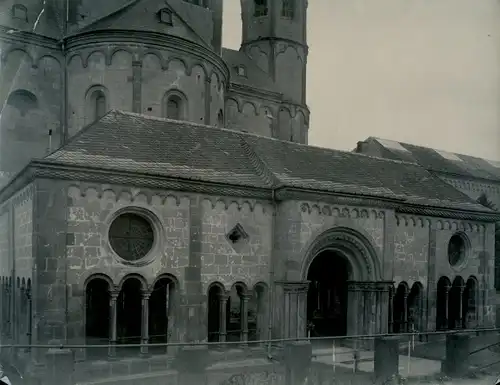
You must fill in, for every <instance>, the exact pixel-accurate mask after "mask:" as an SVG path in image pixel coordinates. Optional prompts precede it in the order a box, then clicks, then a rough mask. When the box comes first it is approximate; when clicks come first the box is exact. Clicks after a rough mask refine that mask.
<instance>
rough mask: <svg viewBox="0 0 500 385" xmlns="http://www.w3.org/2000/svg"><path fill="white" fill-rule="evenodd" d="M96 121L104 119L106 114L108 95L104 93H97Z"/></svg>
mask: <svg viewBox="0 0 500 385" xmlns="http://www.w3.org/2000/svg"><path fill="white" fill-rule="evenodd" d="M95 92H96V94H97V95H96V97H95V116H94V118H95V120H97V119H99V118H102V117H103V116H104V115H105V114H106V95H104V92H102V91H95Z"/></svg>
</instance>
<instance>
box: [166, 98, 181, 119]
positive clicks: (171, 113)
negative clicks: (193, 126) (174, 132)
mask: <svg viewBox="0 0 500 385" xmlns="http://www.w3.org/2000/svg"><path fill="white" fill-rule="evenodd" d="M180 109H181V100H180V98H179V97H178V96H171V97H169V98H168V101H167V118H169V119H175V120H179V119H180V117H181V111H180Z"/></svg>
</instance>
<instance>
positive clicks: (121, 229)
mask: <svg viewBox="0 0 500 385" xmlns="http://www.w3.org/2000/svg"><path fill="white" fill-rule="evenodd" d="M241 4H242V19H243V41H242V45H241V49H240V50H239V51H233V50H228V49H224V48H222V47H221V36H222V0H191V1H187V0H162V1H160V0H135V1H125V0H106V1H101V2H99V3H96V2H95V1H93V0H92V1H91V0H79V1H76V0H70V1H69V2H67V6H68V8H66V2H65V1H60V2H58V0H52V1H50V0H48V1H40V0H29V1H22V2H21V1H19V0H8V1H4V2H3V3H2V5H1V6H0V7H1V8H2V12H1V13H0V15H1V16H0V18H1V20H0V24H1V27H0V37H1V59H2V61H1V65H2V89H1V98H2V106H3V109H2V113H1V120H0V170H1V171H2V176H3V178H4V181H3V187H2V189H1V190H0V228H1V229H2V230H1V231H0V255H1V258H0V261H1V262H0V275H1V282H2V283H1V285H2V290H1V306H0V319H1V322H0V324H1V335H2V340H3V341H13V342H16V343H21V344H44V343H48V342H50V341H53V340H57V341H60V342H61V341H63V342H68V343H78V344H83V343H89V344H95V343H102V344H108V343H111V345H112V347H111V348H110V349H109V354H110V355H114V354H116V351H115V349H114V348H113V346H114V345H115V344H120V343H141V344H146V343H148V342H165V341H170V342H178V341H188V342H195V341H207V340H208V341H221V342H224V341H242V342H247V341H252V340H262V339H268V338H270V337H272V338H296V337H299V338H300V337H305V336H306V335H307V334H308V333H310V334H311V335H313V336H331V335H359V334H376V333H386V332H394V333H398V332H404V331H410V330H417V331H426V330H436V329H450V328H475V327H489V326H492V325H494V323H495V312H494V305H495V288H494V275H495V274H494V273H495V272H494V267H495V266H494V265H495V264H494V236H495V225H494V223H495V221H498V220H499V219H500V217H499V215H498V214H496V212H495V211H493V210H491V209H490V208H487V207H485V206H484V205H481V204H479V203H478V202H477V201H476V199H475V197H473V196H471V195H470V194H467V193H464V192H463V191H460V189H457V188H456V186H454V185H453V184H450V183H449V181H447V180H444V179H443V178H442V177H441V176H440V175H437V174H436V173H435V172H434V171H435V170H430V169H429V167H427V166H426V165H425V164H422V162H420V161H419V160H418V159H417V160H415V159H413V158H408V157H397V156H388V155H387V154H385V153H381V151H382V150H383V149H387V148H386V147H384V145H383V144H382V145H380V143H379V142H377V141H376V140H373V143H371V144H372V145H373V146H372V147H371V148H373V151H374V152H371V151H369V146H368V144H370V141H367V142H365V144H366V145H365V146H361V147H362V148H359V149H358V150H360V151H358V152H343V151H336V150H330V149H325V148H319V147H313V146H308V145H307V136H308V125H309V124H308V122H309V110H308V108H307V104H306V98H305V95H306V92H305V90H306V76H305V74H306V63H307V52H308V48H307V39H306V11H307V0H272V1H271V0H241ZM290 79H293V81H290ZM380 146H381V147H380ZM381 148H382V149H381ZM375 149H378V151H379V152H377V151H375ZM391 150H392V148H389V149H387V152H391ZM384 151H385V150H384ZM359 152H365V153H364V154H363V153H359ZM493 167H495V166H493ZM142 350H143V352H145V351H147V347H146V346H144V347H143V349H142Z"/></svg>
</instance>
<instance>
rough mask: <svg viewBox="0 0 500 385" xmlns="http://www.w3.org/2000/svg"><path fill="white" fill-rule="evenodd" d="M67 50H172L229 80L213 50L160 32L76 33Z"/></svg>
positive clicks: (71, 37)
mask: <svg viewBox="0 0 500 385" xmlns="http://www.w3.org/2000/svg"><path fill="white" fill-rule="evenodd" d="M64 40H65V43H66V50H67V52H71V51H72V50H76V49H78V48H84V47H91V46H92V47H95V46H96V45H97V44H99V45H105V44H121V45H124V44H126V45H127V46H129V47H130V43H132V44H135V45H137V46H138V47H140V46H148V47H154V48H157V49H165V48H166V49H170V50H174V51H176V52H178V53H181V54H185V55H187V56H196V57H197V58H198V59H199V60H200V62H204V61H206V62H209V63H210V64H212V65H213V66H214V67H215V68H217V69H218V70H219V71H220V72H221V73H222V74H223V76H224V78H225V80H226V82H227V79H229V76H230V75H229V67H228V66H227V64H226V63H225V62H224V60H222V57H221V56H219V55H217V54H216V53H215V52H214V51H213V50H211V49H209V48H207V47H205V46H202V45H200V44H196V43H193V42H192V41H190V40H186V39H183V38H180V37H178V36H172V35H165V34H162V33H158V32H149V31H134V30H106V31H88V32H84V33H75V34H73V35H69V36H67V37H66V38H65V39H64Z"/></svg>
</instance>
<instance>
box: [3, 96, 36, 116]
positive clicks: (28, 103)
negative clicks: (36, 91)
mask: <svg viewBox="0 0 500 385" xmlns="http://www.w3.org/2000/svg"><path fill="white" fill-rule="evenodd" d="M7 105H9V106H12V107H14V108H16V109H17V110H18V111H19V113H20V115H21V116H25V115H26V114H27V113H28V112H30V111H32V110H35V109H37V108H38V99H37V98H36V96H35V95H33V93H31V92H29V91H27V90H15V91H13V92H12V93H11V94H10V95H9V97H8V98H7Z"/></svg>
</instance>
